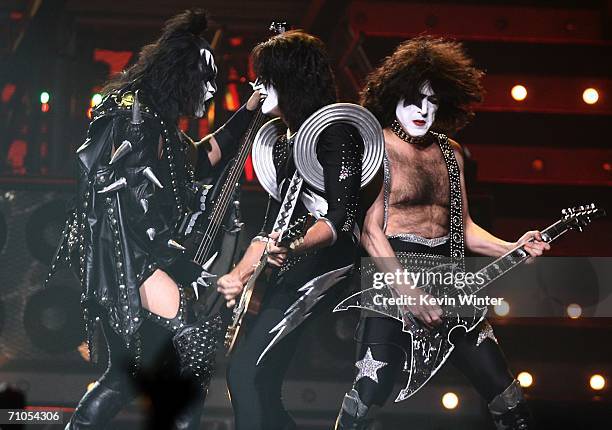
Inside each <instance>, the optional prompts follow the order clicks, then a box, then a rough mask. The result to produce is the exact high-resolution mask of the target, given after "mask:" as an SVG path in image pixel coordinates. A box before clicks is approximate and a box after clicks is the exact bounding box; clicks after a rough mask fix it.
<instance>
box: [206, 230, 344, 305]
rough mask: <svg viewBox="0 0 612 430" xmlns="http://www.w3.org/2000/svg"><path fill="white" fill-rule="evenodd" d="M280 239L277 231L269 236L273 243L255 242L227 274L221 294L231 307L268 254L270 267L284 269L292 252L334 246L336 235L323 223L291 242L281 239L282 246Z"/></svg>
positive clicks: (221, 281)
mask: <svg viewBox="0 0 612 430" xmlns="http://www.w3.org/2000/svg"><path fill="white" fill-rule="evenodd" d="M277 238H278V233H277V232H275V233H271V234H270V235H269V239H270V240H269V241H263V240H257V241H254V242H252V243H251V245H249V247H248V248H247V250H246V252H245V254H244V257H242V260H240V262H239V263H238V264H237V265H236V267H234V269H233V270H232V271H231V272H230V273H228V274H227V275H224V276H222V277H220V278H219V280H218V281H217V291H218V292H219V293H221V294H222V295H223V296H224V297H225V300H226V301H227V303H226V305H227V307H232V306H234V305H235V304H236V297H238V296H239V295H240V294H241V293H242V290H243V288H244V284H245V283H246V282H247V281H248V280H249V278H250V277H251V275H253V273H254V272H255V269H256V268H257V266H258V265H259V264H260V263H261V259H262V256H263V254H264V252H266V254H267V257H266V261H265V262H266V263H267V264H269V265H270V266H273V267H281V266H282V265H283V264H284V263H285V261H286V259H287V256H288V255H289V253H292V254H299V253H304V252H307V251H313V250H315V249H318V248H323V247H326V246H330V245H332V244H333V232H332V231H331V228H330V227H329V225H328V224H327V223H326V222H324V221H322V220H319V221H317V222H315V223H314V224H313V225H312V227H310V228H309V229H308V230H307V232H306V234H305V235H304V236H303V237H300V238H298V239H294V240H290V241H289V242H288V243H286V241H284V240H281V243H280V244H279V243H277V242H276V239H277Z"/></svg>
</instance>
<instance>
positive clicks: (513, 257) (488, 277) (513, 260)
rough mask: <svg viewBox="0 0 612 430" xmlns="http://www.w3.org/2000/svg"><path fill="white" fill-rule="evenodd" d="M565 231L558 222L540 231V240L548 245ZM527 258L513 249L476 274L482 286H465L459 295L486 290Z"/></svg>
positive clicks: (524, 254) (565, 226)
mask: <svg viewBox="0 0 612 430" xmlns="http://www.w3.org/2000/svg"><path fill="white" fill-rule="evenodd" d="M567 231H568V227H567V224H566V222H565V221H564V220H559V221H557V222H556V223H554V224H553V225H551V226H549V227H547V228H546V229H544V230H542V232H541V233H542V239H544V241H545V242H548V243H550V242H552V241H553V240H555V239H557V238H558V237H559V236H561V235H562V234H564V233H565V232H567ZM528 258H529V254H528V253H527V251H525V249H524V247H523V246H519V247H517V248H515V249H513V250H512V251H510V252H508V253H507V254H505V255H503V256H501V257H499V258H498V259H497V260H495V261H493V262H492V263H490V264H488V265H486V266H485V267H483V268H482V269H480V270H479V271H478V272H477V273H478V274H479V278H480V279H484V282H483V283H482V284H472V285H469V284H466V285H465V287H464V288H463V289H462V290H461V293H462V294H465V295H471V294H476V293H477V292H479V291H481V290H482V289H484V288H486V287H487V286H488V285H489V284H490V283H491V282H493V281H495V280H496V279H497V278H499V277H500V276H502V275H503V274H505V273H507V272H509V271H510V270H512V269H514V268H515V267H516V266H518V265H519V264H521V263H523V262H524V261H525V260H527V259H528Z"/></svg>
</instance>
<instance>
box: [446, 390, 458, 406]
mask: <svg viewBox="0 0 612 430" xmlns="http://www.w3.org/2000/svg"><path fill="white" fill-rule="evenodd" d="M458 405H459V397H457V395H456V394H455V393H452V392H449V393H446V394H444V395H443V396H442V406H444V407H445V408H446V409H455V408H456V407H457V406H458Z"/></svg>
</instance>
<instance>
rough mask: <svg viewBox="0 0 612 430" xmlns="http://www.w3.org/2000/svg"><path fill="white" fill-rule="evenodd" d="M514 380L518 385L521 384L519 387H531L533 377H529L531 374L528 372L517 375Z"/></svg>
mask: <svg viewBox="0 0 612 430" xmlns="http://www.w3.org/2000/svg"><path fill="white" fill-rule="evenodd" d="M516 379H518V381H519V384H521V387H523V388H527V387H531V386H532V385H533V376H531V373H529V372H521V373H519V374H518V376H517V377H516Z"/></svg>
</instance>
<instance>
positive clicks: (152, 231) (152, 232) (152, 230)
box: [147, 227, 157, 240]
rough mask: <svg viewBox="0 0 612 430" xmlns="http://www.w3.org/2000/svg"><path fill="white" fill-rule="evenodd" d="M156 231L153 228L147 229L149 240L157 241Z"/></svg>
mask: <svg viewBox="0 0 612 430" xmlns="http://www.w3.org/2000/svg"><path fill="white" fill-rule="evenodd" d="M155 233H157V232H156V231H155V229H154V228H153V227H151V228H148V229H147V236H149V240H153V239H155Z"/></svg>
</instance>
